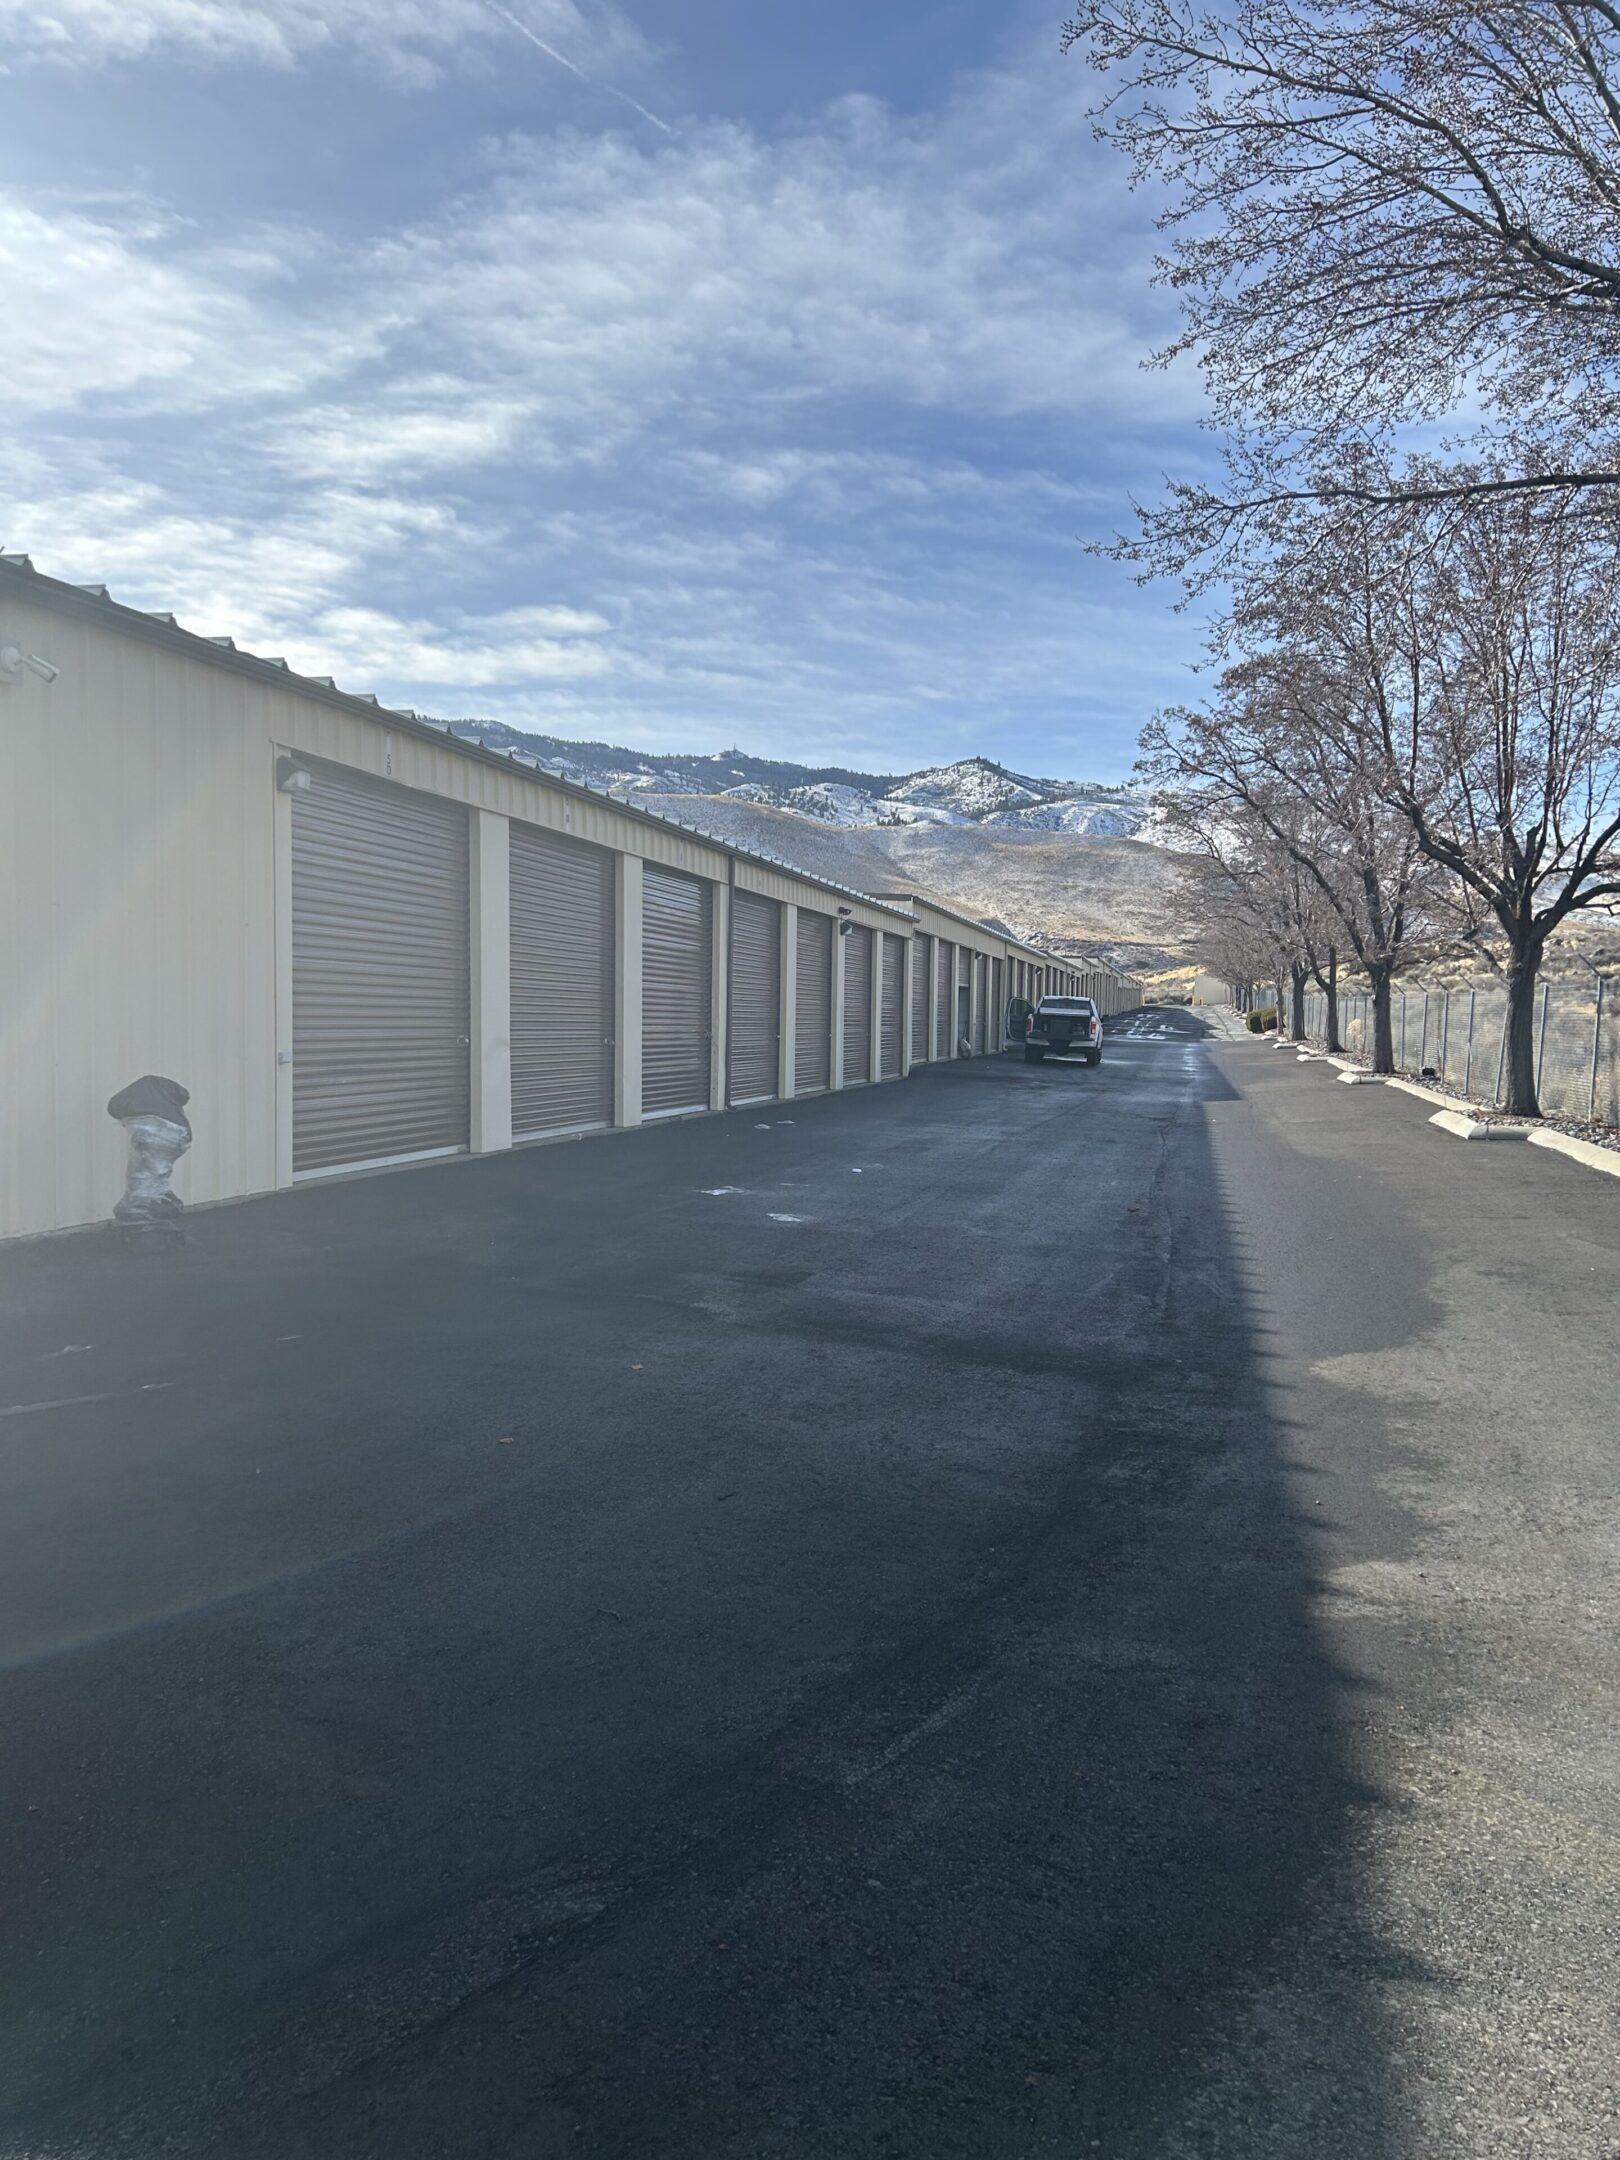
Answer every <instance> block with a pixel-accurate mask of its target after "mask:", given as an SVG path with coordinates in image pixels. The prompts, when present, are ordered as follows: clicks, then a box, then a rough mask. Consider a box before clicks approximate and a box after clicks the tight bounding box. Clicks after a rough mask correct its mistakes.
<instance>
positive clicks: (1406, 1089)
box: [1384, 1080, 1457, 1110]
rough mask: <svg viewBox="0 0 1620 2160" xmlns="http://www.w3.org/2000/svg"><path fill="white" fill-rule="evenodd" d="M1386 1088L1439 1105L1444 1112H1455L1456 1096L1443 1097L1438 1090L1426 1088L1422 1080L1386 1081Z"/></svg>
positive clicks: (1420, 1100)
mask: <svg viewBox="0 0 1620 2160" xmlns="http://www.w3.org/2000/svg"><path fill="white" fill-rule="evenodd" d="M1384 1085H1385V1087H1392V1088H1399V1089H1400V1091H1401V1093H1402V1094H1403V1095H1415V1096H1416V1097H1417V1099H1418V1101H1419V1102H1432V1103H1438V1104H1439V1105H1440V1107H1441V1109H1442V1110H1455V1109H1456V1107H1457V1098H1456V1096H1455V1095H1442V1094H1441V1092H1440V1090H1439V1089H1438V1088H1432V1087H1425V1086H1424V1085H1423V1083H1422V1082H1421V1081H1420V1080H1386V1081H1385V1082H1384Z"/></svg>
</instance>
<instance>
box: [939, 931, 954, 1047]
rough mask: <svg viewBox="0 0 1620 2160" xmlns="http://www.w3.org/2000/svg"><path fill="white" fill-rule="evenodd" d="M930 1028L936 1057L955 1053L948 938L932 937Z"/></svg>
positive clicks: (952, 965)
mask: <svg viewBox="0 0 1620 2160" xmlns="http://www.w3.org/2000/svg"><path fill="white" fill-rule="evenodd" d="M934 973H935V978H936V983H935V994H934V1028H935V1034H936V1039H935V1043H934V1055H935V1057H937V1058H948V1057H955V1055H956V991H955V989H954V987H953V985H954V984H955V981H956V947H955V946H954V945H953V944H952V943H951V942H950V940H949V939H948V938H936V939H935V940H934Z"/></svg>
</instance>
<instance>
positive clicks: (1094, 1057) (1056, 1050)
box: [1024, 997, 1102, 1065]
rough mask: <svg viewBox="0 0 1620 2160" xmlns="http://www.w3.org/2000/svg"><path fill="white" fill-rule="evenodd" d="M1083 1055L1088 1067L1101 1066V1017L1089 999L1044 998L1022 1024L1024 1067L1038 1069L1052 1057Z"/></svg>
mask: <svg viewBox="0 0 1620 2160" xmlns="http://www.w3.org/2000/svg"><path fill="white" fill-rule="evenodd" d="M1077 1051H1078V1052H1080V1053H1082V1054H1083V1055H1084V1057H1085V1061H1086V1063H1087V1064H1088V1065H1100V1064H1101V1063H1102V1016H1101V1014H1100V1013H1099V1012H1098V1010H1097V1008H1096V1006H1095V1005H1094V1004H1093V1003H1092V1001H1091V999H1090V998H1083V997H1043V998H1042V999H1041V1001H1040V1003H1039V1004H1038V1005H1037V1006H1036V1007H1035V1009H1034V1011H1033V1012H1031V1014H1030V1016H1029V1018H1028V1019H1027V1020H1026V1021H1025V1022H1024V1063H1025V1064H1026V1065H1039V1063H1040V1062H1041V1060H1042V1058H1044V1057H1045V1056H1046V1055H1047V1053H1048V1052H1050V1053H1051V1054H1052V1056H1054V1057H1073V1056H1074V1055H1075V1053H1076V1052H1077Z"/></svg>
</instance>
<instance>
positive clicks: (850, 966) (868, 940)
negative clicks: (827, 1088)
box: [843, 923, 872, 1087]
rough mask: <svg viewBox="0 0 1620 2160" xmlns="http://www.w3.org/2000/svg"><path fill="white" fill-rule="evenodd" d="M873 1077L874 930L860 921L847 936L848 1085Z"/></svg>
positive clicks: (846, 1021) (845, 967)
mask: <svg viewBox="0 0 1620 2160" xmlns="http://www.w3.org/2000/svg"><path fill="white" fill-rule="evenodd" d="M871 1077H872V933H871V931H870V930H863V929H862V928H861V926H860V924H859V923H857V924H856V925H855V927H854V929H852V930H851V931H850V933H849V935H848V936H847V937H846V938H845V939H844V1073H843V1079H844V1085H845V1087H859V1086H860V1084H861V1082H862V1081H863V1080H870V1079H871Z"/></svg>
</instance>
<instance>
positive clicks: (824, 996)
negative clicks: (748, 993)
mask: <svg viewBox="0 0 1620 2160" xmlns="http://www.w3.org/2000/svg"><path fill="white" fill-rule="evenodd" d="M798 943H799V967H798V974H797V978H796V990H795V1003H794V1015H793V1087H794V1092H795V1093H796V1094H799V1095H814V1094H816V1093H817V1092H818V1091H819V1090H820V1089H822V1088H824V1087H828V1086H830V1085H831V1083H832V954H833V923H832V917H831V916H830V915H812V914H810V913H809V912H808V911H807V910H806V909H803V908H801V909H800V911H799V936H798Z"/></svg>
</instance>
